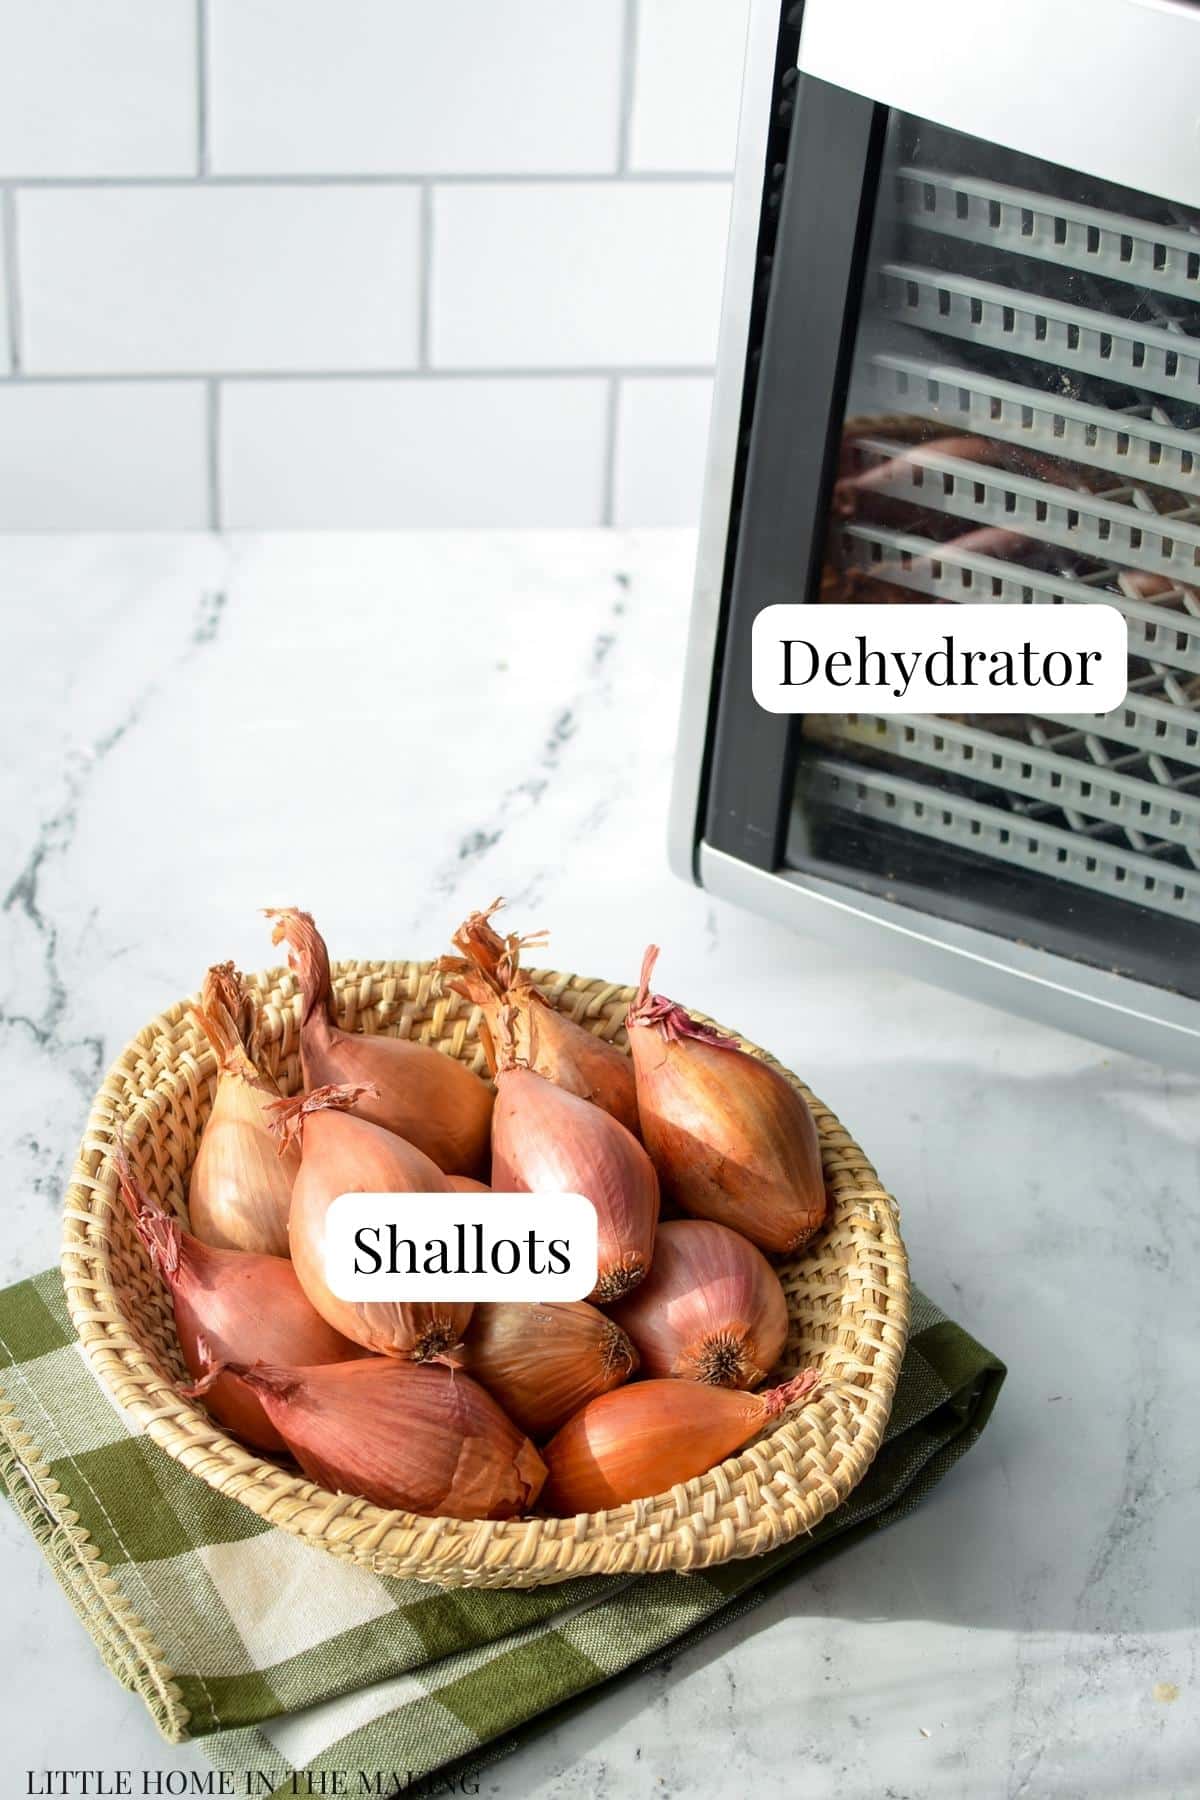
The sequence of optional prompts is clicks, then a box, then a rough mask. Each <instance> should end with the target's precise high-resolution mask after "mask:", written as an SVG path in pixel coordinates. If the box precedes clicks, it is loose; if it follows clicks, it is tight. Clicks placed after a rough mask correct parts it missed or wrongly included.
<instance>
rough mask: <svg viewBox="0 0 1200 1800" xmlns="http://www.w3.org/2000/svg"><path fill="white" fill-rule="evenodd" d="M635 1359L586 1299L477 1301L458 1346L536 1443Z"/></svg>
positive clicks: (620, 1377) (623, 1377)
mask: <svg viewBox="0 0 1200 1800" xmlns="http://www.w3.org/2000/svg"><path fill="white" fill-rule="evenodd" d="M637 1366H638V1355H637V1351H636V1350H635V1349H634V1347H633V1345H632V1344H631V1343H630V1341H629V1339H628V1337H627V1336H626V1335H625V1333H624V1332H623V1331H622V1330H621V1328H620V1326H619V1325H614V1323H613V1321H612V1320H611V1319H608V1318H606V1317H605V1316H604V1314H603V1313H602V1312H600V1311H599V1309H598V1308H597V1307H595V1306H589V1304H588V1302H587V1301H586V1300H576V1301H568V1300H555V1301H547V1302H546V1303H545V1304H543V1305H533V1304H523V1303H521V1302H520V1301H505V1300H500V1301H495V1302H492V1303H491V1304H488V1305H483V1306H477V1307H476V1308H475V1314H474V1317H473V1318H472V1320H471V1328H470V1330H469V1331H468V1333H467V1340H466V1343H465V1344H464V1346H463V1367H464V1368H466V1369H467V1370H469V1372H470V1373H471V1374H472V1375H474V1377H475V1379H476V1380H477V1381H481V1382H482V1383H483V1385H484V1387H485V1388H487V1390H488V1392H489V1393H490V1394H494V1395H495V1397H496V1399H497V1400H498V1401H499V1402H500V1404H501V1406H502V1407H503V1408H504V1410H505V1412H506V1413H507V1414H508V1416H509V1418H510V1419H512V1420H513V1421H514V1422H515V1423H516V1424H517V1425H519V1426H520V1427H521V1430H522V1431H527V1432H528V1433H529V1435H530V1437H531V1438H534V1439H535V1440H537V1441H538V1442H539V1443H540V1442H541V1440H542V1439H543V1438H547V1437H549V1436H550V1434H551V1433H552V1432H555V1431H557V1430H558V1428H559V1426H560V1425H563V1424H565V1423H566V1421H567V1420H568V1419H569V1418H570V1417H571V1414H572V1413H575V1412H578V1411H579V1408H580V1407H581V1406H584V1405H586V1404H587V1402H588V1401H589V1400H594V1399H595V1397H596V1395H597V1394H606V1393H607V1392H608V1391H609V1389H610V1388H615V1387H617V1386H619V1385H620V1383H621V1382H622V1381H627V1380H628V1379H629V1377H630V1376H631V1375H632V1374H633V1372H634V1370H635V1369H636V1368H637Z"/></svg>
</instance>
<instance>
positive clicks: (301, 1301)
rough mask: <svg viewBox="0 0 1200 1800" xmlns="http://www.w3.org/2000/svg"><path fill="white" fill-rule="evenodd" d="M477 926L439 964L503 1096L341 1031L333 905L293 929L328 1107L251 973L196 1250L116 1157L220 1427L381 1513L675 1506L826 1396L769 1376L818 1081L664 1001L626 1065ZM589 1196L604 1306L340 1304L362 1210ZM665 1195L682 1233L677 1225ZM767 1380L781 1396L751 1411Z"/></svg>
mask: <svg viewBox="0 0 1200 1800" xmlns="http://www.w3.org/2000/svg"><path fill="white" fill-rule="evenodd" d="M498 905H499V902H496V903H495V905H493V906H492V907H491V908H489V909H488V911H487V912H481V913H473V914H472V915H471V917H470V918H469V919H467V920H466V921H465V923H464V924H463V925H462V926H461V928H460V929H459V931H458V932H457V933H456V934H455V936H454V945H455V949H456V950H457V952H458V954H457V955H456V956H453V957H444V958H443V959H442V961H441V964H440V967H441V970H442V971H443V973H444V975H446V976H447V977H449V980H448V986H449V987H450V988H451V989H452V990H453V991H454V992H455V993H457V994H459V995H461V996H462V997H464V998H465V999H467V1000H469V1001H470V1002H471V1003H472V1004H473V1006H474V1007H476V1008H477V1009H478V1021H477V1022H478V1029H479V1034H480V1038H481V1040H482V1042H483V1044H484V1048H485V1052H486V1055H487V1060H488V1063H489V1066H490V1068H491V1070H492V1074H493V1077H494V1089H495V1091H494V1093H493V1090H492V1088H491V1087H489V1085H488V1084H487V1082H485V1081H483V1080H481V1079H480V1078H479V1077H478V1076H477V1075H475V1074H474V1073H472V1071H471V1070H469V1069H467V1068H466V1067H465V1066H464V1065H463V1064H462V1063H459V1062H457V1061H455V1060H454V1058H453V1057H450V1056H446V1055H444V1054H442V1053H441V1052H440V1051H438V1050H435V1049H433V1048H431V1047H430V1046H428V1045H425V1044H421V1043H417V1042H415V1041H413V1040H412V1039H409V1038H404V1037H374V1036H369V1035H364V1034H363V1033H358V1032H351V1031H345V1030H343V1029H342V1028H341V1027H340V1026H339V1025H338V1022H337V1016H336V1012H335V1007H334V997H333V989H332V985H331V980H330V968H329V958H328V955H327V953H326V949H325V945H324V943H323V941H322V939H321V937H320V935H319V933H318V932H317V929H316V926H315V925H314V924H313V921H312V919H311V917H310V916H309V915H308V914H307V913H302V912H297V911H295V910H293V909H291V908H287V909H283V910H281V911H277V912H273V913H270V914H268V917H270V918H273V919H274V921H275V926H274V941H275V942H276V943H279V942H281V941H282V942H286V944H287V946H288V952H289V961H290V964H291V967H292V968H293V970H295V972H296V974H297V978H298V981H299V986H300V990H301V997H302V1012H301V1024H300V1061H301V1070H302V1074H303V1081H304V1091H303V1092H302V1093H301V1094H298V1095H297V1096H296V1097H295V1098H292V1099H283V1098H282V1097H281V1095H280V1093H279V1090H278V1088H277V1087H276V1085H275V1082H274V1081H273V1080H272V1078H271V1076H270V1075H269V1074H268V1073H267V1072H266V1070H265V1068H264V1066H263V1061H262V1058H261V1055H260V1052H259V1044H258V1018H257V1013H256V1008H255V1004H254V1002H253V999H252V996H251V994H250V993H249V991H248V990H247V989H246V988H245V987H244V985H243V983H242V981H241V978H240V976H239V975H238V974H237V972H236V971H235V969H234V967H233V965H232V964H231V963H225V964H221V965H219V966H217V967H215V968H212V969H210V970H209V972H208V975H207V977H206V979H205V982H204V988H203V993H202V997H201V1001H200V1005H199V1006H198V1007H197V1008H196V1009H195V1017H196V1020H197V1022H198V1024H199V1025H200V1027H201V1028H202V1029H203V1031H204V1033H205V1035H206V1037H207V1039H208V1042H209V1043H210V1044H211V1046H212V1049H213V1053H214V1055H215V1057H216V1060H217V1065H218V1079H217V1087H216V1096H215V1100H214V1103H213V1108H212V1112H211V1113H210V1115H209V1118H208V1121H207V1123H206V1125H205V1127H204V1131H203V1133H202V1136H201V1139H200V1145H199V1149H198V1151H197V1154H196V1160H195V1163H194V1166H193V1168H192V1172H191V1179H190V1187H189V1193H188V1211H189V1218H190V1225H191V1229H190V1231H188V1230H184V1229H183V1227H182V1225H181V1224H180V1223H179V1221H178V1220H177V1219H176V1217H175V1216H174V1215H173V1214H172V1213H171V1212H169V1211H168V1210H166V1209H165V1208H164V1207H163V1206H162V1205H161V1204H159V1202H158V1201H156V1200H155V1199H154V1197H153V1196H152V1195H151V1194H149V1193H148V1192H147V1191H146V1189H145V1186H144V1184H143V1183H142V1182H141V1181H140V1180H139V1179H138V1177H137V1174H136V1173H135V1171H134V1168H133V1166H132V1163H131V1161H130V1158H129V1154H128V1151H127V1149H126V1148H125V1146H124V1145H123V1144H118V1145H117V1147H116V1150H115V1152H114V1160H115V1165H116V1170H117V1175H118V1179H119V1183H120V1187H121V1191H122V1194H123V1196H124V1199H125V1202H126V1204H127V1205H128V1207H129V1209H130V1211H131V1213H132V1216H133V1219H134V1223H135V1225H136V1228H137V1231H138V1233H139V1235H140V1237H141V1239H142V1242H143V1243H144V1245H145V1247H146V1250H147V1252H148V1253H149V1255H150V1258H151V1260H152V1262H153V1263H154V1265H155V1267H156V1268H157V1270H158V1271H159V1273H160V1275H161V1277H162V1279H163V1280H164V1281H165V1282H166V1284H167V1285H168V1287H169V1290H170V1294H171V1298H172V1301H173V1304H174V1312H175V1323H176V1329H177V1331H178V1334H179V1343H180V1348H181V1350H182V1352H183V1358H184V1361H185V1363H186V1364H187V1367H188V1369H189V1370H190V1371H191V1374H192V1376H193V1378H194V1380H193V1383H192V1384H191V1386H190V1387H188V1388H187V1389H186V1390H185V1391H186V1392H187V1393H189V1394H191V1395H201V1394H202V1395H203V1396H204V1399H205V1403H206V1405H207V1406H208V1407H209V1409H210V1411H211V1412H212V1414H213V1415H214V1417H215V1418H217V1419H218V1420H220V1421H221V1423H222V1424H223V1425H224V1426H226V1427H227V1428H228V1429H229V1430H230V1431H232V1432H234V1433H235V1434H236V1435H237V1436H238V1437H239V1438H241V1439H242V1440H243V1441H244V1442H245V1443H246V1444H249V1445H252V1446H253V1447H254V1448H256V1449H258V1450H263V1451H269V1452H273V1453H276V1454H290V1455H291V1456H292V1457H293V1458H294V1459H295V1461H296V1462H297V1463H298V1464H299V1465H300V1467H301V1469H302V1470H304V1472H305V1473H306V1474H307V1475H309V1476H310V1477H311V1478H312V1480H314V1481H316V1482H319V1483H321V1484H322V1485H323V1486H325V1487H327V1488H332V1489H335V1490H338V1491H341V1492H345V1493H353V1494H359V1495H362V1496H363V1497H365V1498H366V1499H368V1500H371V1501H374V1502H375V1503H376V1504H377V1505H380V1506H383V1507H388V1508H401V1509H403V1510H405V1511H409V1512H415V1513H424V1514H429V1515H444V1516H450V1517H453V1518H459V1519H506V1518H514V1517H518V1516H520V1515H522V1514H526V1513H530V1512H532V1511H533V1510H534V1509H535V1507H536V1508H539V1510H541V1511H543V1512H548V1513H551V1514H557V1515H570V1514H576V1513H582V1512H594V1511H599V1510H601V1509H602V1508H605V1507H612V1506H618V1505H621V1504H622V1503H623V1502H625V1501H628V1500H633V1499H636V1498H638V1497H639V1496H642V1495H650V1494H655V1493H661V1492H662V1491H664V1490H665V1489H668V1488H670V1487H673V1486H674V1485H675V1484H676V1483H678V1482H682V1481H687V1480H689V1479H690V1478H691V1477H693V1476H696V1475H701V1474H703V1473H704V1472H705V1471H706V1470H707V1469H710V1468H712V1467H713V1466H714V1465H715V1464H716V1463H719V1462H721V1461H722V1460H723V1459H724V1458H725V1457H728V1456H731V1455H733V1454H734V1453H735V1452H736V1451H737V1450H739V1449H740V1448H741V1447H742V1446H743V1445H744V1444H746V1443H748V1442H749V1441H750V1440H751V1439H752V1438H753V1437H755V1436H756V1435H757V1434H758V1433H759V1432H760V1431H761V1430H762V1429H763V1427H764V1426H765V1425H766V1424H767V1423H768V1422H769V1421H770V1420H772V1419H774V1418H776V1417H778V1416H779V1415H780V1414H781V1413H782V1412H783V1411H784V1409H785V1408H787V1407H789V1406H791V1405H793V1404H794V1403H795V1402H796V1401H798V1400H800V1399H801V1398H803V1396H804V1395H805V1394H806V1393H808V1392H809V1391H810V1389H811V1387H812V1385H813V1382H814V1379H815V1377H814V1376H813V1374H812V1372H811V1371H808V1372H806V1373H804V1374H801V1375H799V1376H796V1377H795V1378H793V1379H792V1380H790V1381H786V1382H784V1383H782V1384H781V1385H779V1386H776V1387H774V1388H770V1389H766V1390H761V1384H762V1383H763V1382H764V1381H765V1379H766V1378H767V1376H768V1375H769V1373H770V1371H771V1369H772V1368H773V1366H774V1365H775V1364H776V1363H777V1362H778V1360H779V1358H780V1356H781V1354H782V1352H783V1348H784V1341H785V1339H786V1337H787V1329H788V1312H787V1303H786V1300H785V1297H784V1291H783V1288H782V1286H781V1284H780V1280H779V1277H778V1275H777V1274H776V1272H775V1270H774V1268H773V1267H772V1266H771V1263H770V1262H769V1261H768V1260H767V1256H766V1255H765V1254H764V1252H768V1253H771V1254H774V1255H777V1256H779V1255H782V1256H786V1255H788V1254H790V1253H793V1252H795V1251H797V1250H798V1249H800V1248H801V1247H802V1246H803V1245H805V1244H806V1243H807V1242H808V1241H809V1239H810V1238H811V1237H812V1236H813V1234H814V1233H815V1232H816V1231H818V1230H819V1229H820V1227H821V1225H822V1223H823V1222H824V1219H825V1213H826V1194H825V1187H824V1182H823V1179H822V1174H821V1158H820V1153H819V1147H818V1141H817V1132H816V1128H815V1126H814V1124H813V1120H812V1116H811V1114H810V1113H809V1111H808V1108H807V1107H806V1106H805V1104H804V1101H803V1100H802V1099H801V1097H800V1096H799V1095H798V1094H797V1093H796V1091H795V1089H794V1088H793V1087H792V1086H791V1085H790V1084H789V1083H788V1082H787V1081H786V1080H785V1079H784V1078H783V1077H782V1076H781V1075H780V1074H778V1073H777V1072H776V1071H775V1070H774V1069H773V1068H771V1067H770V1066H769V1065H768V1064H766V1063H764V1062H762V1061H760V1060H759V1059H757V1058H755V1057H751V1056H749V1055H747V1054H746V1053H745V1052H744V1051H743V1050H742V1049H741V1048H740V1047H739V1045H738V1043H737V1041H736V1040H735V1039H733V1038H729V1037H725V1036H723V1035H722V1034H721V1033H719V1032H717V1031H715V1030H714V1029H713V1028H712V1027H711V1026H708V1025H704V1024H701V1023H700V1022H699V1021H698V1020H696V1019H694V1018H693V1017H692V1016H691V1015H690V1014H689V1013H688V1012H687V1011H686V1010H685V1009H684V1008H683V1007H681V1006H678V1005H676V1004H675V1003H674V1002H673V1001H670V1000H667V999H664V998H663V997H662V995H660V994H653V993H651V991H650V980H651V976H652V974H653V971H654V964H655V960H656V958H657V955H658V952H657V950H656V949H654V948H651V949H650V950H648V951H647V953H646V958H645V961H644V963H643V966H642V979H641V986H640V987H639V989H638V991H637V995H636V997H635V999H634V1002H633V1004H632V1006H631V1007H630V1008H629V1013H628V1017H627V1020H626V1025H627V1031H628V1038H629V1050H630V1054H628V1055H627V1054H626V1053H625V1052H624V1051H623V1050H620V1049H618V1048H617V1047H616V1046H614V1045H612V1044H610V1043H608V1042H606V1041H605V1040H604V1039H603V1038H601V1037H597V1036H595V1035H594V1034H593V1033H592V1032H590V1031H588V1030H587V1029H586V1028H585V1027H583V1026H581V1025H579V1024H578V1023H576V1022H575V1021H574V1020H573V1019H571V1018H569V1017H568V1016H567V1014H566V1013H565V1012H561V1011H559V1010H558V1008H557V1007H556V1006H555V1005H554V1003H553V1001H552V1000H551V999H550V998H548V997H547V996H546V995H545V994H544V993H542V992H541V990H540V989H539V988H538V987H536V986H535V984H534V982H533V981H532V979H531V978H530V976H529V974H528V973H527V972H526V971H525V970H524V969H523V968H522V967H521V950H522V948H523V947H524V946H526V945H528V944H530V943H533V942H536V941H538V939H536V938H524V939H521V938H518V937H517V936H515V935H513V934H510V935H509V936H507V937H501V936H500V935H499V934H498V933H497V932H496V931H495V929H494V928H493V926H492V924H491V915H492V913H494V912H495V910H496V907H497V906H498ZM489 1185H490V1186H491V1187H492V1188H494V1189H495V1190H496V1191H500V1192H522V1193H527V1192H533V1193H536V1192H539V1191H541V1192H559V1193H577V1194H583V1195H585V1196H586V1197H587V1198H588V1199H589V1200H591V1201H592V1202H593V1204H594V1206H595V1208H596V1213H597V1217H598V1221H599V1242H600V1258H599V1275H598V1279H597V1283H596V1287H595V1289H594V1290H593V1292H592V1294H591V1295H590V1296H589V1298H588V1299H587V1300H585V1301H579V1302H575V1303H571V1304H566V1303H552V1304H545V1305H532V1304H517V1303H511V1302H508V1303H497V1304H492V1305H483V1304H480V1305H476V1306H474V1307H472V1306H470V1305H462V1304H447V1305H435V1304H432V1303H428V1304H400V1303H395V1302H382V1301H363V1302H351V1301H347V1300H342V1299H339V1298H338V1297H337V1296H336V1295H335V1294H333V1293H332V1292H331V1291H330V1289H329V1287H328V1286H327V1285H326V1281H325V1275H324V1263H325V1259H324V1232H325V1220H326V1215H327V1213H328V1210H329V1207H330V1205H331V1204H332V1202H333V1201H334V1200H335V1199H336V1197H337V1196H338V1195H339V1194H343V1193H348V1192H350V1193H353V1192H388V1193H406V1192H407V1193H417V1192H425V1193H429V1192H433V1193H437V1192H440V1191H445V1192H446V1193H451V1192H453V1191H456V1190H457V1191H463V1190H474V1189H479V1190H483V1191H486V1189H487V1187H488V1186H489ZM660 1195H661V1196H662V1198H663V1200H664V1201H665V1202H666V1206H667V1209H668V1211H669V1212H670V1214H671V1216H670V1217H669V1218H667V1219H665V1220H663V1221H662V1222H660ZM756 1389H760V1390H761V1391H757V1392H756V1391H754V1390H756Z"/></svg>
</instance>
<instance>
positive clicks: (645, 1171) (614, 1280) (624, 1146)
mask: <svg viewBox="0 0 1200 1800" xmlns="http://www.w3.org/2000/svg"><path fill="white" fill-rule="evenodd" d="M506 1023H507V1021H506V1020H505V1019H503V1018H502V1020H501V1024H502V1026H504V1025H506ZM497 1048H498V1053H499V1058H500V1061H499V1064H498V1067H497V1071H496V1110H495V1115H494V1117H493V1120H492V1186H493V1187H494V1188H495V1189H496V1191H497V1192H498V1193H534V1194H538V1193H559V1194H582V1195H583V1197H584V1198H585V1199H586V1200H590V1201H591V1202H592V1204H593V1206H594V1207H595V1208H596V1215H597V1221H598V1226H599V1250H600V1255H599V1263H598V1276H597V1280H596V1285H595V1287H594V1288H593V1289H592V1292H591V1293H590V1294H589V1295H588V1299H589V1300H594V1301H597V1302H599V1303H600V1304H601V1305H603V1304H604V1303H606V1302H607V1301H609V1300H617V1299H619V1298H620V1296H621V1295H622V1294H626V1293H628V1292H629V1290H630V1289H631V1288H633V1287H636V1286H637V1284H638V1282H639V1281H640V1280H641V1279H642V1277H643V1276H644V1275H645V1273H646V1270H647V1269H648V1268H649V1267H650V1258H651V1256H652V1255H653V1252H654V1228H655V1226H656V1224H657V1223H658V1177H657V1176H656V1175H655V1173H654V1168H653V1165H652V1163H651V1162H650V1159H649V1157H648V1156H647V1155H646V1152H645V1151H644V1150H643V1149H642V1146H641V1145H640V1144H639V1143H638V1141H637V1139H636V1138H635V1137H634V1135H633V1133H632V1132H631V1131H627V1130H626V1129H625V1127H624V1125H622V1124H620V1123H619V1121H618V1120H616V1119H614V1118H613V1116H612V1114H611V1113H607V1112H605V1111H604V1109H603V1108H602V1107H599V1106H593V1105H592V1103H591V1101H590V1100H581V1099H580V1098H579V1096H578V1094H571V1093H568V1091H567V1089H566V1088H561V1087H557V1086H556V1085H555V1083H554V1082H552V1081H550V1080H548V1079H547V1077H546V1076H544V1075H537V1074H535V1073H534V1071H533V1070H532V1069H528V1068H524V1067H522V1066H520V1065H519V1064H518V1063H517V1062H516V1061H515V1060H513V1057H514V1052H513V1048H512V1043H511V1039H502V1040H501V1043H500V1044H499V1045H498V1046H497Z"/></svg>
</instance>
